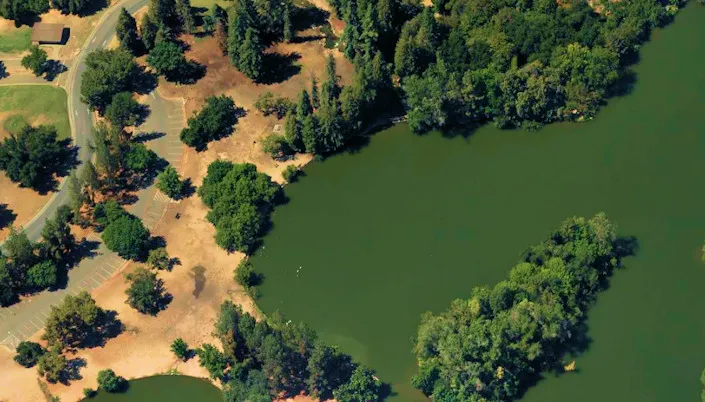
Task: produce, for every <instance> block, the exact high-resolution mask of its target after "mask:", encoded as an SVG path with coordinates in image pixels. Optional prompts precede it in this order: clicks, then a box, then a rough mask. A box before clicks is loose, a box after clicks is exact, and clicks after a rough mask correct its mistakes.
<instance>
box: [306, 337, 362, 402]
mask: <svg viewBox="0 0 705 402" xmlns="http://www.w3.org/2000/svg"><path fill="white" fill-rule="evenodd" d="M352 369H353V364H352V362H351V361H350V357H349V356H346V355H344V354H342V353H340V352H339V351H337V350H336V349H335V348H332V347H330V346H328V345H326V344H324V343H322V342H316V343H315V345H314V347H313V349H312V350H311V357H310V358H309V359H308V363H307V367H306V371H307V372H308V378H306V389H307V390H308V393H309V394H310V395H311V396H313V397H315V398H319V399H321V400H326V399H330V398H332V397H333V391H334V390H335V389H337V388H338V387H340V386H341V385H342V384H344V383H346V382H347V381H348V379H349V378H350V376H351V375H352Z"/></svg>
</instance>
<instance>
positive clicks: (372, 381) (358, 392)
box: [333, 366, 381, 402]
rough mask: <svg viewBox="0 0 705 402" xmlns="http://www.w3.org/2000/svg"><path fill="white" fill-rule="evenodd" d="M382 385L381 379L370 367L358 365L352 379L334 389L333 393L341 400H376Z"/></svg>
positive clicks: (368, 401) (371, 401) (361, 401)
mask: <svg viewBox="0 0 705 402" xmlns="http://www.w3.org/2000/svg"><path fill="white" fill-rule="evenodd" d="M380 387H381V384H380V382H379V380H378V379H377V378H376V377H375V376H374V373H373V372H372V371H371V370H370V369H368V368H366V367H362V366H358V367H357V368H356V369H355V371H353V374H352V376H351V377H350V380H349V381H348V382H347V383H345V384H343V385H341V386H340V387H339V388H338V389H336V390H335V391H333V395H334V396H335V399H336V400H337V401H340V402H376V401H378V400H379V392H380Z"/></svg>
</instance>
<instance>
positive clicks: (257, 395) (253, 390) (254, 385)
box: [223, 369, 273, 402]
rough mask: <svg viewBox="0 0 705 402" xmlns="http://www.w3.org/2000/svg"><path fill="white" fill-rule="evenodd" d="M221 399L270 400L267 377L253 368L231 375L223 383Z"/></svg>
mask: <svg viewBox="0 0 705 402" xmlns="http://www.w3.org/2000/svg"><path fill="white" fill-rule="evenodd" d="M242 377H246V378H242ZM223 399H224V400H225V402H240V401H248V402H270V401H271V400H272V399H273V397H272V395H271V394H270V392H269V389H268V385H267V377H265V375H264V373H262V371H260V370H254V369H253V370H249V371H248V372H247V374H246V375H242V376H234V377H232V378H231V379H230V381H228V383H227V384H226V385H225V388H224V392H223Z"/></svg>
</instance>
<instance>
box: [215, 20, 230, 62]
mask: <svg viewBox="0 0 705 402" xmlns="http://www.w3.org/2000/svg"><path fill="white" fill-rule="evenodd" d="M215 40H216V42H218V47H219V48H220V51H221V52H222V53H223V55H227V54H228V31H227V29H226V26H225V23H224V22H223V21H222V20H218V21H217V22H216V23H215Z"/></svg>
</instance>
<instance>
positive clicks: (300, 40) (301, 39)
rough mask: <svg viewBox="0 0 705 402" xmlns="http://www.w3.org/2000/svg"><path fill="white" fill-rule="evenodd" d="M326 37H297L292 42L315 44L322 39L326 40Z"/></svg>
mask: <svg viewBox="0 0 705 402" xmlns="http://www.w3.org/2000/svg"><path fill="white" fill-rule="evenodd" d="M325 38H326V37H325V35H306V36H297V37H296V38H294V40H293V41H292V42H293V43H306V42H313V41H317V40H321V39H325Z"/></svg>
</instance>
